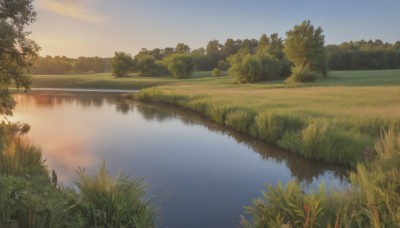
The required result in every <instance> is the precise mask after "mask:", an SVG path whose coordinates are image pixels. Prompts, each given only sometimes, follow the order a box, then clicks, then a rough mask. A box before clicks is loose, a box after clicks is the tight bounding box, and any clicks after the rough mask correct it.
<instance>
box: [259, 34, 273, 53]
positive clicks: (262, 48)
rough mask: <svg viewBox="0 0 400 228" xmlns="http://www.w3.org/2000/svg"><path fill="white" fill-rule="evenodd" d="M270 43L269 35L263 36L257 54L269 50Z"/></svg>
mask: <svg viewBox="0 0 400 228" xmlns="http://www.w3.org/2000/svg"><path fill="white" fill-rule="evenodd" d="M269 43H270V41H269V38H268V36H267V35H265V34H262V35H261V37H260V40H259V41H258V46H257V53H261V52H264V51H266V49H267V48H268V45H269Z"/></svg>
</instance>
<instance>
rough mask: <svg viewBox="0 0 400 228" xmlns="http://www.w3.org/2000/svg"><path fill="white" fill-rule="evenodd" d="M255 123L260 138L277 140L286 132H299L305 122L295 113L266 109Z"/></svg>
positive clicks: (257, 117) (271, 140)
mask: <svg viewBox="0 0 400 228" xmlns="http://www.w3.org/2000/svg"><path fill="white" fill-rule="evenodd" d="M254 125H255V128H256V130H257V133H256V136H257V137H258V138H260V139H263V140H266V141H267V142H277V141H278V140H279V139H281V138H282V136H283V134H284V133H285V132H297V131H299V130H300V129H302V127H303V126H304V122H303V121H302V120H300V119H298V118H296V117H294V116H293V115H289V114H281V113H278V112H276V111H272V112H270V111H266V112H262V113H259V114H258V115H257V116H256V118H255V120H254Z"/></svg>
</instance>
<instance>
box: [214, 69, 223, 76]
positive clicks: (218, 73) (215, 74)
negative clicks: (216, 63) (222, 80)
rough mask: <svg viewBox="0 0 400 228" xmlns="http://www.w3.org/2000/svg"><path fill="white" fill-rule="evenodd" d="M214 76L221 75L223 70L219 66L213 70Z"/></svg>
mask: <svg viewBox="0 0 400 228" xmlns="http://www.w3.org/2000/svg"><path fill="white" fill-rule="evenodd" d="M212 76H214V77H218V76H221V71H220V70H219V69H218V68H214V69H213V71H212Z"/></svg>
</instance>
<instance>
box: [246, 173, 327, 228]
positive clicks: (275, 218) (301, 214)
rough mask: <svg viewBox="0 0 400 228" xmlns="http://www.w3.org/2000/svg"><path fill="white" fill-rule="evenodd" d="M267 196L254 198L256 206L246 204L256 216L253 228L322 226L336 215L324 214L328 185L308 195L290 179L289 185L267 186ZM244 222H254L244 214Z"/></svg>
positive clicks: (265, 194)
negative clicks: (248, 219)
mask: <svg viewBox="0 0 400 228" xmlns="http://www.w3.org/2000/svg"><path fill="white" fill-rule="evenodd" d="M266 187H267V190H268V191H267V192H263V193H262V195H263V198H262V199H261V198H259V199H255V200H253V205H252V206H250V207H245V208H246V212H247V213H250V214H251V215H252V219H253V220H252V226H251V227H283V226H288V227H322V226H323V224H324V222H326V221H327V220H328V221H329V220H330V219H333V218H335V214H329V215H326V214H324V211H325V210H326V208H327V207H332V206H334V205H328V200H327V197H328V196H329V195H328V193H327V192H326V190H325V188H324V185H321V186H320V187H319V189H318V191H317V192H315V193H314V192H312V191H311V192H310V193H309V194H304V192H303V190H302V188H301V186H300V185H299V183H298V182H297V181H292V182H288V183H287V184H286V186H285V187H283V186H282V184H281V183H280V182H278V184H277V186H276V187H273V186H272V185H269V184H268V185H267V186H266ZM241 224H242V225H244V224H247V226H249V225H250V224H251V223H250V222H249V221H247V220H246V219H245V218H244V217H242V221H241Z"/></svg>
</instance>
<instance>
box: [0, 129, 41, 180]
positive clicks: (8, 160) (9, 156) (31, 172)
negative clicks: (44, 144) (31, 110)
mask: <svg viewBox="0 0 400 228" xmlns="http://www.w3.org/2000/svg"><path fill="white" fill-rule="evenodd" d="M23 131H24V128H22V129H21V128H19V127H18V126H17V124H8V125H0V173H1V174H6V175H23V176H37V177H40V176H47V169H46V166H45V164H44V162H45V160H44V158H43V157H42V151H41V149H40V147H38V146H35V145H33V144H31V143H30V142H29V139H28V138H26V137H24V136H23V133H24V132H23Z"/></svg>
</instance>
